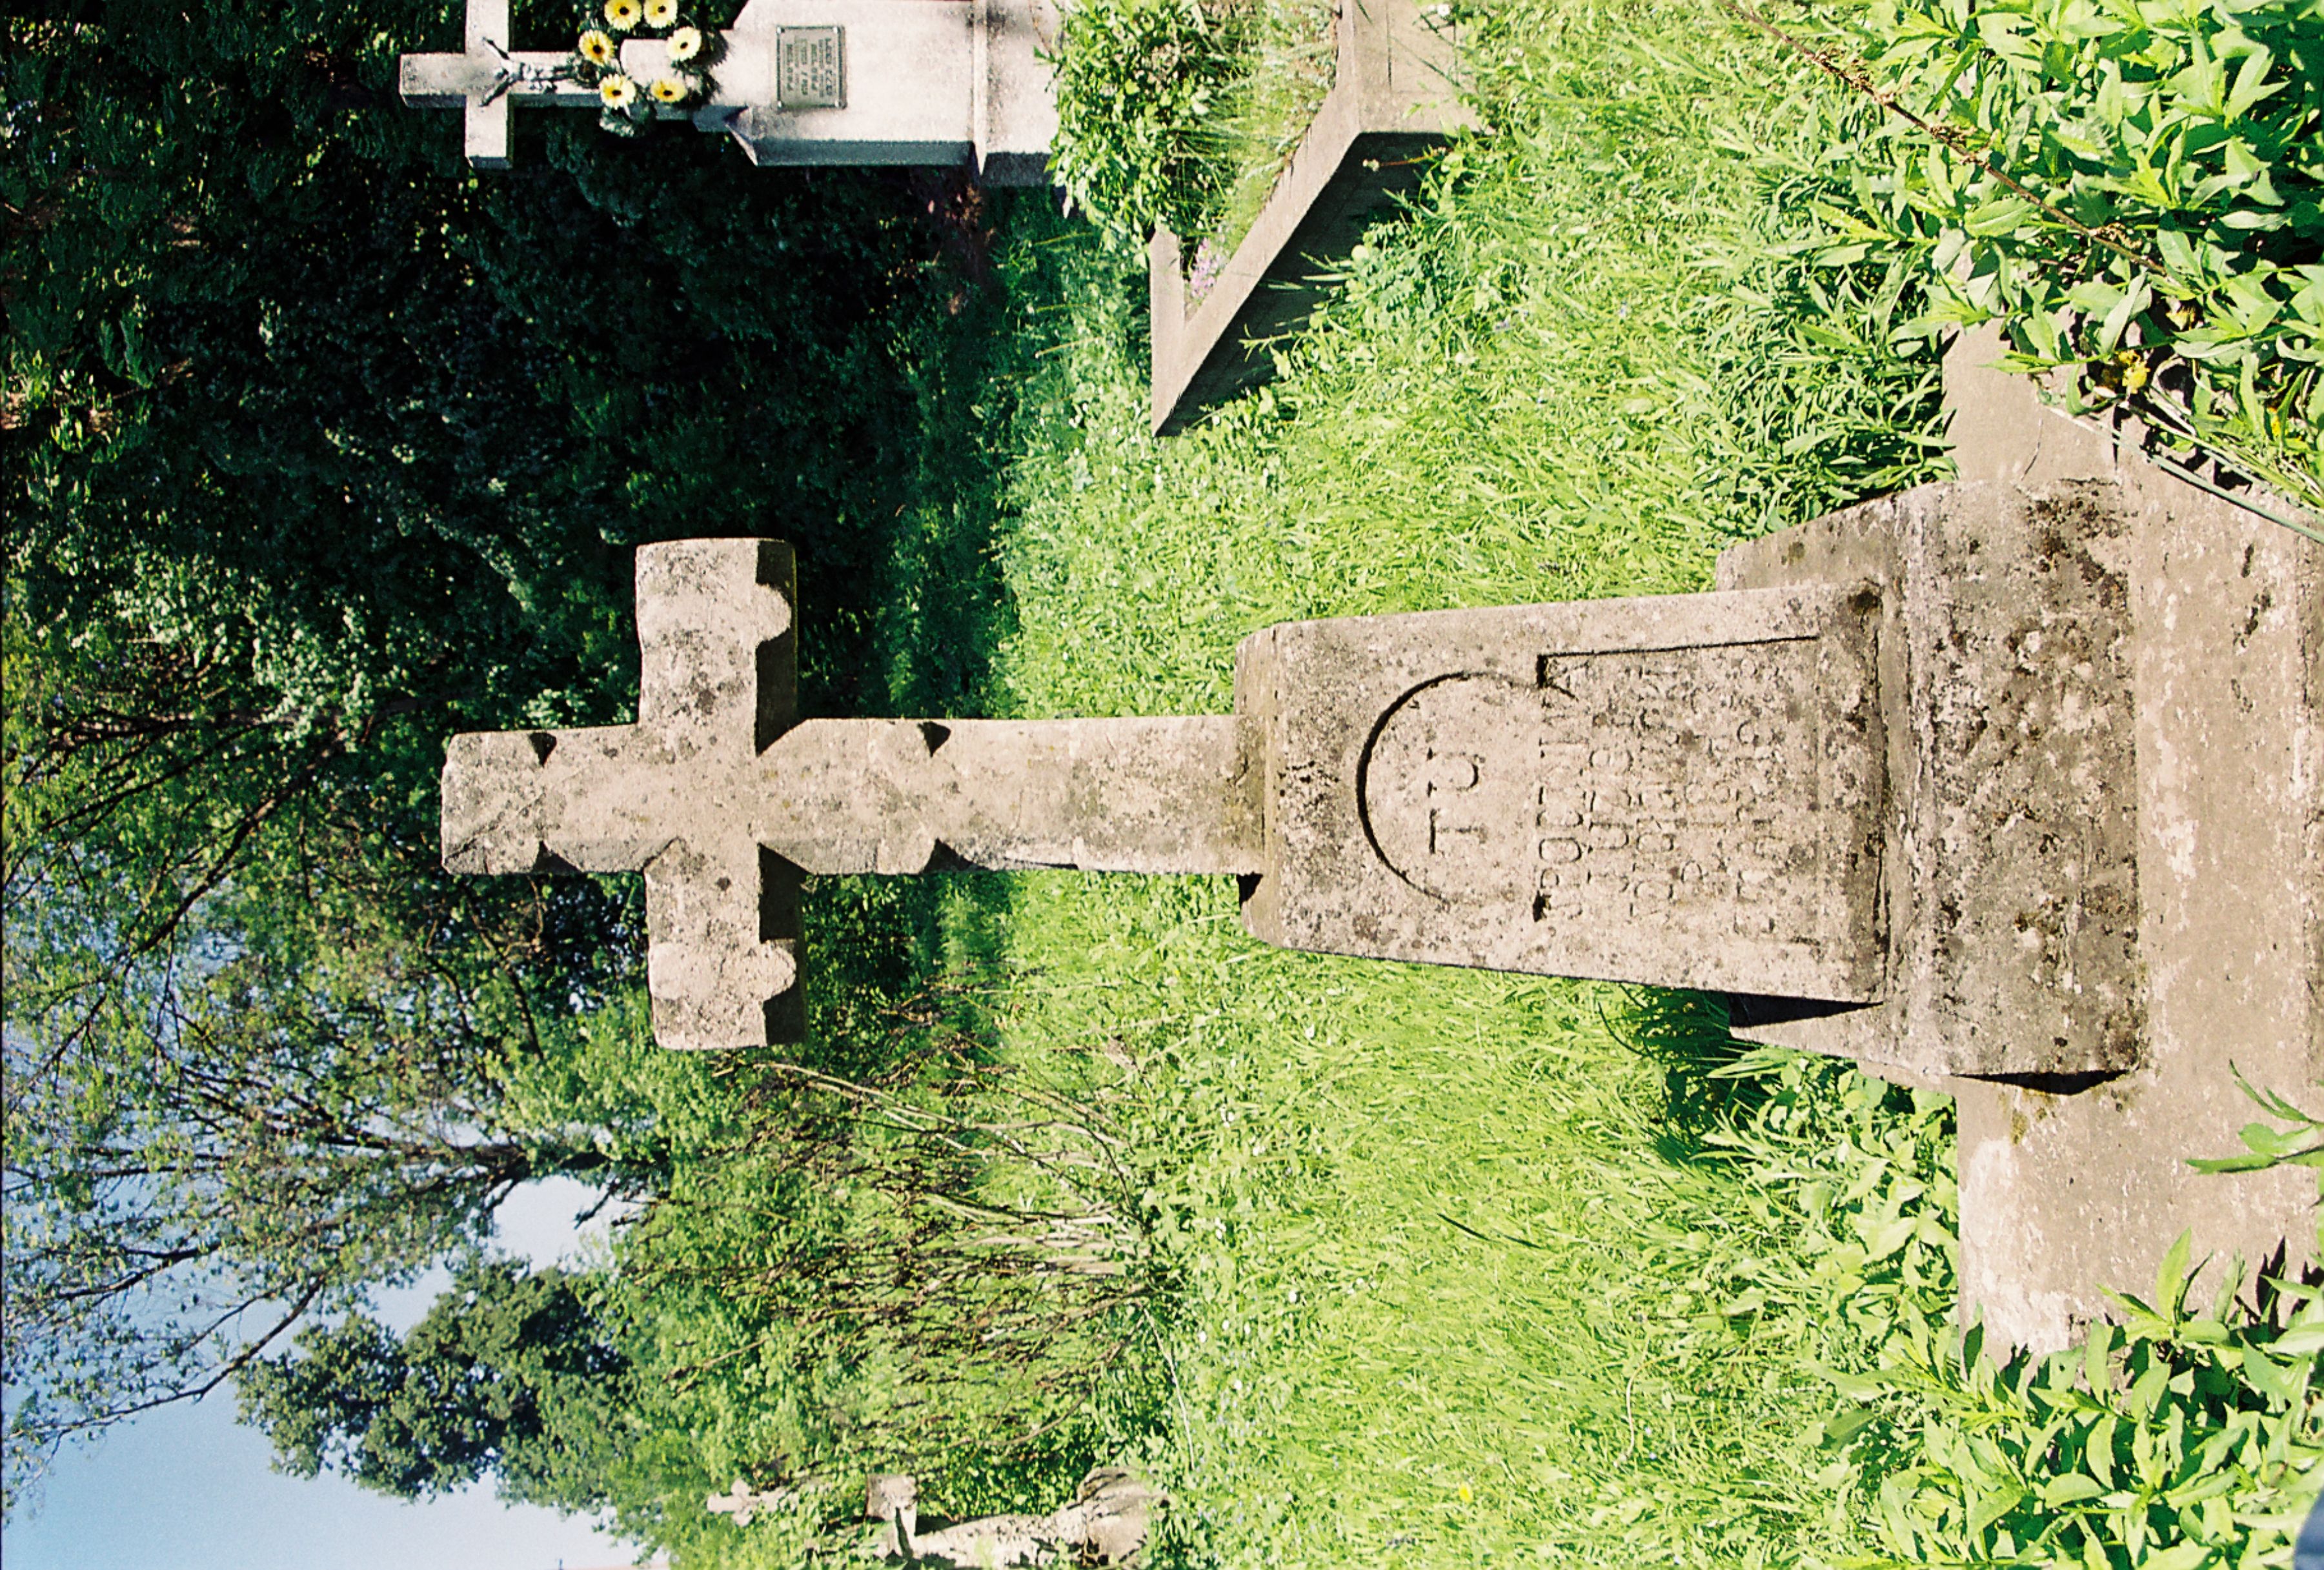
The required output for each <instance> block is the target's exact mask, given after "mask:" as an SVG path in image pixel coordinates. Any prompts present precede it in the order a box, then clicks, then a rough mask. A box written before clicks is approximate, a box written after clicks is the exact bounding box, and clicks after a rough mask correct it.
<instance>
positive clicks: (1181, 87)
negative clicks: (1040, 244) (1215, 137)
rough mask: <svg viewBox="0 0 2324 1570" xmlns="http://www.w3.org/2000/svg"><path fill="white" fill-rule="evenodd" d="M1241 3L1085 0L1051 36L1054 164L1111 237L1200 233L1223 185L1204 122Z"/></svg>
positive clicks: (1235, 66) (1229, 59)
mask: <svg viewBox="0 0 2324 1570" xmlns="http://www.w3.org/2000/svg"><path fill="white" fill-rule="evenodd" d="M1243 15H1244V12H1243V11H1242V10H1241V9H1240V8H1238V7H1234V6H1231V5H1217V4H1213V5H1210V6H1205V5H1202V4H1200V3H1199V0H1082V3H1081V4H1079V5H1075V6H1074V8H1073V9H1072V10H1071V11H1069V12H1067V13H1066V14H1065V24H1064V26H1063V28H1062V29H1061V30H1060V32H1059V33H1058V39H1057V54H1056V66H1057V135H1056V143H1055V146H1054V150H1053V152H1052V153H1051V167H1052V168H1053V169H1054V170H1055V171H1056V177H1057V179H1058V180H1060V181H1061V182H1062V183H1063V184H1064V186H1065V189H1066V190H1067V191H1068V192H1069V193H1070V194H1071V195H1072V197H1073V199H1074V201H1075V202H1076V203H1077V204H1079V205H1080V206H1081V207H1082V208H1084V209H1085V210H1086V211H1087V212H1088V214H1089V216H1090V217H1092V218H1093V219H1094V220H1096V222H1097V223H1098V225H1099V226H1100V227H1102V229H1103V230H1104V231H1105V233H1106V236H1107V238H1108V240H1109V241H1110V242H1111V243H1113V244H1115V245H1124V246H1126V247H1128V248H1130V249H1133V250H1135V249H1139V248H1141V247H1142V246H1143V245H1145V241H1146V236H1147V235H1148V233H1150V232H1151V231H1152V230H1153V229H1154V228H1155V227H1156V226H1157V225H1158V226H1163V227H1167V228H1169V229H1172V230H1175V231H1176V232H1177V233H1178V234H1182V235H1192V234H1196V233H1199V232H1201V230H1203V228H1204V227H1205V226H1207V224H1208V222H1209V217H1210V214H1211V213H1212V211H1213V209H1214V208H1216V206H1217V205H1218V203H1219V201H1220V200H1221V199H1222V196H1223V194H1224V191H1225V188H1226V180H1227V176H1226V173H1225V172H1224V171H1222V169H1221V168H1220V166H1219V164H1218V162H1217V161H1216V160H1214V159H1212V158H1210V157H1208V156H1206V153H1207V151H1208V149H1207V147H1206V140H1205V133H1204V130H1203V124H1204V122H1205V120H1206V119H1208V118H1209V117H1210V116H1211V115H1212V114H1213V111H1214V109H1215V108H1216V107H1217V106H1219V105H1220V104H1221V103H1222V101H1223V100H1224V98H1225V97H1226V95H1227V93H1228V92H1229V91H1230V89H1231V88H1232V87H1233V85H1234V83H1235V82H1236V80H1237V79H1238V78H1239V77H1240V75H1241V73H1242V70H1243V66H1242V63H1241V52H1242V44H1243V42H1244V40H1243V38H1242V36H1241V33H1242V27H1241V23H1240V18H1241V17H1242V16H1243Z"/></svg>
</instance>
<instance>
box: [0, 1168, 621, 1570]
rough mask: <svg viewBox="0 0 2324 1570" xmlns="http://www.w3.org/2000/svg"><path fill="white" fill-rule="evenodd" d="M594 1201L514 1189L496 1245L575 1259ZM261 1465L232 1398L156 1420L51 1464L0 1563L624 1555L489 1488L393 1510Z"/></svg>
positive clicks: (565, 1561) (272, 1563)
mask: <svg viewBox="0 0 2324 1570" xmlns="http://www.w3.org/2000/svg"><path fill="white" fill-rule="evenodd" d="M595 1198H596V1196H595V1194H594V1193H592V1192H591V1191H590V1190H589V1189H587V1188H586V1187H583V1186H581V1185H580V1184H578V1183H576V1182H573V1181H572V1180H571V1179H569V1178H556V1179H552V1180H550V1181H549V1182H546V1183H536V1184H530V1185H528V1186H527V1187H524V1188H521V1189H520V1190H518V1191H517V1192H516V1193H515V1194H514V1195H512V1196H510V1198H509V1200H508V1201H507V1203H506V1204H504V1205H502V1206H501V1210H500V1215H499V1218H498V1219H499V1230H498V1240H499V1242H500V1245H501V1247H502V1248H503V1249H505V1250H507V1251H510V1252H512V1253H519V1254H522V1255H524V1256H526V1257H527V1258H529V1259H530V1260H532V1261H534V1262H535V1263H536V1264H551V1263H554V1262H556V1261H558V1260H559V1259H563V1258H567V1257H569V1256H570V1255H572V1254H573V1253H574V1252H576V1251H577V1250H578V1249H579V1248H580V1247H581V1246H583V1242H582V1234H580V1233H576V1231H575V1229H574V1225H573V1218H574V1216H575V1215H576V1214H579V1213H580V1212H582V1211H584V1210H586V1209H587V1208H588V1207H589V1206H590V1205H592V1204H594V1203H595ZM608 1219H609V1218H608V1217H607V1216H602V1215H601V1216H599V1217H598V1218H597V1220H596V1221H595V1222H594V1223H592V1224H591V1226H590V1228H589V1231H590V1232H591V1233H597V1232H599V1231H600V1230H601V1229H602V1228H603V1227H604V1225H605V1224H606V1222H607V1220H608ZM444 1279H445V1278H444V1277H443V1275H442V1273H441V1272H440V1271H439V1272H437V1274H436V1277H435V1279H423V1280H422V1281H420V1283H418V1284H417V1285H416V1286H414V1287H412V1288H408V1289H406V1290H403V1291H400V1292H392V1293H383V1294H382V1295H381V1296H380V1300H379V1312H380V1316H381V1317H382V1318H383V1319H385V1320H387V1322H388V1323H390V1324H391V1325H396V1326H398V1327H399V1328H401V1327H403V1326H407V1325H410V1324H412V1323H413V1322H414V1321H416V1320H417V1319H418V1318H419V1317H420V1315H421V1314H422V1313H424V1312H425V1311H426V1310H427V1307H428V1305H429V1302H430V1301H431V1300H432V1299H433V1298H434V1297H435V1294H436V1291H437V1290H438V1288H440V1287H441V1286H442V1285H443V1282H444ZM271 1455H272V1452H271V1451H270V1450H269V1449H268V1448H267V1444H266V1441H265V1439H264V1438H263V1437H262V1436H260V1435H259V1433H258V1432H257V1431H256V1430H255V1429H251V1428H244V1427H240V1426H238V1425H237V1424H236V1423H235V1420H234V1398H233V1395H232V1394H231V1392H227V1391H221V1392H219V1393H218V1394H217V1395H214V1396H212V1397H211V1398H210V1399H208V1400H205V1401H198V1402H194V1403H191V1404H180V1405H178V1406H174V1407H165V1408H161V1409H160V1410H158V1411H155V1412H152V1413H149V1414H148V1415H147V1416H145V1417H143V1418H139V1419H138V1420H137V1421H135V1422H134V1423H129V1424H124V1425H123V1426H122V1427H117V1428H115V1429H114V1430H113V1431H112V1432H111V1433H109V1434H107V1435H106V1437H105V1438H104V1439H103V1440H101V1441H100V1442H99V1443H98V1444H97V1445H95V1446H93V1447H84V1448H80V1449H72V1450H68V1451H66V1453H65V1454H64V1455H62V1456H60V1457H59V1459H58V1461H57V1464H56V1467H55V1469H54V1470H53V1471H51V1473H50V1474H49V1478H48V1482H47V1484H46V1487H45V1491H44V1497H43V1500H42V1505H41V1508H40V1509H39V1510H38V1511H37V1513H33V1512H28V1513H27V1515H26V1517H25V1519H23V1520H21V1521H12V1522H10V1523H9V1524H8V1525H7V1527H6V1528H5V1532H0V1554H5V1558H6V1560H7V1570H560V1567H561V1570H599V1567H601V1566H606V1567H610V1566H615V1565H629V1564H631V1563H632V1561H634V1560H635V1559H636V1557H637V1552H638V1551H637V1549H636V1548H635V1547H632V1545H629V1544H626V1543H622V1542H621V1541H619V1540H617V1539H615V1538H610V1537H607V1536H605V1535H604V1534H603V1533H600V1532H597V1531H595V1530H593V1529H592V1528H591V1525H590V1523H589V1522H588V1521H586V1520H585V1519H567V1518H565V1517H562V1516H559V1515H558V1514H557V1513H556V1512H555V1511H554V1510H543V1509H541V1508H540V1507H539V1506H535V1505H519V1506H509V1505H503V1504H502V1503H501V1502H500V1501H498V1500H496V1499H494V1498H493V1493H492V1489H491V1486H490V1484H488V1483H487V1484H485V1485H483V1486H481V1487H477V1488H472V1489H468V1490H466V1491H462V1492H460V1493H458V1494H456V1495H453V1496H451V1497H450V1498H447V1499H441V1500H436V1501H430V1502H428V1503H425V1504H405V1503H402V1502H401V1501H396V1500H392V1499H388V1498H386V1497H384V1496H383V1495H380V1494H375V1493H372V1492H369V1491H365V1490H364V1489H360V1488H357V1487H355V1484H353V1483H351V1482H345V1481H343V1480H341V1479H339V1478H337V1477H334V1476H332V1475H330V1474H328V1473H326V1474H324V1475H323V1476H321V1477H318V1478H314V1479H311V1480H309V1479H305V1478H296V1477H286V1476H284V1475H282V1474H281V1473H277V1472H275V1471H273V1470H272V1469H271V1467H270V1466H269V1464H268V1463H269V1460H270V1457H271Z"/></svg>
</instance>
